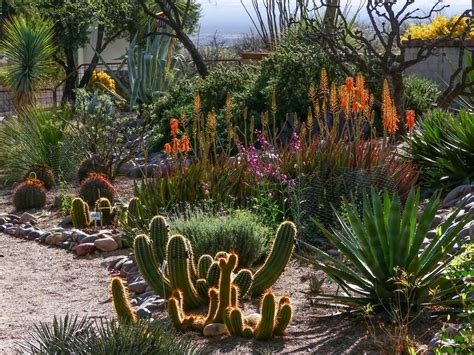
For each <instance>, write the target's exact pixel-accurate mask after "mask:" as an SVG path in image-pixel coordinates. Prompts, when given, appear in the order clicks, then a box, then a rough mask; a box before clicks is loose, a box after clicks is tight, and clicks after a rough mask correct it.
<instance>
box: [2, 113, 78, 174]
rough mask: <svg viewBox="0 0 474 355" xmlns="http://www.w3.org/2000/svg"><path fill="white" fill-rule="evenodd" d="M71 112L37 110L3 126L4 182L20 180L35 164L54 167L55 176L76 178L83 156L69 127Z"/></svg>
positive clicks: (22, 114) (8, 121)
mask: <svg viewBox="0 0 474 355" xmlns="http://www.w3.org/2000/svg"><path fill="white" fill-rule="evenodd" d="M69 119H70V112H69V111H68V110H67V109H66V110H47V109H35V110H28V111H23V112H21V113H20V114H19V115H18V117H13V118H11V119H8V120H6V122H3V123H2V124H1V125H0V166H2V171H1V173H2V174H3V176H2V178H3V180H4V181H5V180H6V181H17V180H19V179H21V178H22V177H23V175H24V174H25V171H27V170H28V169H29V167H30V166H33V165H35V164H45V165H48V166H49V167H51V169H52V170H53V173H54V175H55V177H57V178H58V179H62V180H68V181H70V180H72V179H73V178H74V175H75V172H76V169H77V165H78V163H79V161H80V160H81V159H82V157H83V152H81V150H80V146H79V142H78V140H77V139H76V138H75V137H74V136H73V135H72V134H71V133H70V131H69V130H68V129H67V128H66V122H67V121H68V120H69Z"/></svg>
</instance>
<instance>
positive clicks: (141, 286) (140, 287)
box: [128, 280, 148, 293]
mask: <svg viewBox="0 0 474 355" xmlns="http://www.w3.org/2000/svg"><path fill="white" fill-rule="evenodd" d="M147 286H148V285H147V283H146V282H145V281H144V280H142V281H136V282H134V283H131V284H128V289H129V290H130V291H133V292H135V293H144V292H145V290H146V287H147Z"/></svg>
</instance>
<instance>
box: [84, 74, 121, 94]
mask: <svg viewBox="0 0 474 355" xmlns="http://www.w3.org/2000/svg"><path fill="white" fill-rule="evenodd" d="M99 83H100V85H98V84H99ZM88 88H89V89H91V90H99V91H104V90H105V88H107V89H108V90H109V91H112V92H115V91H116V87H115V80H114V79H112V78H111V76H110V75H109V74H107V73H106V72H105V71H100V70H94V71H93V72H92V76H91V79H90V80H89V85H88Z"/></svg>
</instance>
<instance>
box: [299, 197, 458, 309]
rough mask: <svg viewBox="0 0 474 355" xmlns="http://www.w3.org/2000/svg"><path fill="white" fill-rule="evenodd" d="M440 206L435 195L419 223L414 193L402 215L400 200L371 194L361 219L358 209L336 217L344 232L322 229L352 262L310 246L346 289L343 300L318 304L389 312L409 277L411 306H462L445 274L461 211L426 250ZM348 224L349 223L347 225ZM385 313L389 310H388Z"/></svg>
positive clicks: (318, 263)
mask: <svg viewBox="0 0 474 355" xmlns="http://www.w3.org/2000/svg"><path fill="white" fill-rule="evenodd" d="M439 202H440V194H439V193H437V194H435V195H434V196H433V198H432V199H431V200H430V201H429V202H428V204H427V205H426V207H425V209H424V211H423V213H422V214H421V216H420V217H419V218H417V215H418V207H419V203H420V192H419V191H416V190H412V191H411V192H410V194H409V195H408V198H407V201H406V203H405V206H404V208H403V211H401V210H402V207H401V205H400V202H399V199H398V196H397V195H396V194H394V195H393V196H392V197H390V196H389V194H388V193H387V192H385V194H384V196H383V200H382V198H380V197H379V196H378V195H377V193H376V192H375V191H374V190H372V193H371V201H369V198H368V197H366V198H365V200H364V209H363V213H362V215H363V216H362V217H360V216H359V215H358V212H357V210H356V209H355V208H354V207H350V206H349V207H348V208H347V212H346V213H347V218H345V217H343V216H341V215H340V214H337V218H338V220H339V223H340V227H341V228H340V229H336V228H333V230H332V231H329V230H327V229H326V228H324V227H323V226H321V225H319V227H320V228H321V229H322V231H323V233H324V234H325V235H326V237H327V238H328V239H329V241H330V242H331V243H332V244H333V245H334V246H335V247H336V248H338V249H339V250H340V251H341V253H342V255H343V256H344V258H345V259H346V260H347V261H348V262H349V263H350V265H347V264H345V263H343V262H342V261H340V260H338V259H336V258H334V257H332V256H330V255H328V254H327V253H325V252H323V251H322V250H319V249H317V248H314V247H311V246H308V248H310V249H311V250H313V251H315V252H316V255H317V257H316V258H315V259H310V260H311V261H312V262H313V263H315V265H316V266H317V267H318V268H320V269H321V270H323V271H324V272H326V273H327V274H328V276H330V277H331V278H332V279H333V280H334V281H335V282H336V283H337V284H338V285H339V286H340V288H341V289H342V290H343V292H344V294H342V295H319V296H317V298H318V300H319V301H323V303H324V302H328V301H332V302H335V303H336V304H338V305H341V306H343V307H360V306H363V305H367V304H372V305H379V306H384V307H387V306H388V307H389V306H390V304H392V302H393V303H394V302H397V300H399V297H398V294H397V292H398V291H397V290H399V289H400V285H399V281H397V280H398V276H399V273H400V271H402V272H404V273H406V275H407V278H408V279H409V281H410V284H412V285H415V286H414V287H415V289H414V292H413V297H412V300H411V302H412V303H413V304H410V305H405V306H409V307H412V306H414V307H420V306H423V305H427V304H453V303H456V302H459V299H458V298H457V293H456V285H455V284H453V281H452V280H449V279H448V278H447V277H446V275H445V269H446V266H447V265H448V263H449V262H450V260H451V259H452V258H453V257H454V256H455V255H457V254H454V255H452V256H448V253H449V252H451V251H452V248H453V246H454V244H455V243H456V242H458V240H459V236H458V234H459V232H460V231H461V229H462V228H463V227H464V225H465V224H466V223H467V220H466V218H464V219H461V220H460V221H459V222H455V219H456V217H457V216H458V214H459V211H460V209H458V210H457V211H455V212H454V213H453V214H452V215H451V216H450V217H449V218H448V219H447V220H446V222H445V223H443V224H442V225H441V226H440V227H438V229H437V235H436V236H435V237H434V239H433V240H432V241H431V242H430V243H429V244H428V246H427V247H426V248H425V249H424V250H422V248H421V246H422V244H423V241H424V239H425V236H426V234H427V232H428V230H429V228H430V227H431V225H432V222H433V219H434V216H435V214H436V211H437V209H438V206H439ZM345 219H348V222H346V220H345ZM386 309H387V308H386Z"/></svg>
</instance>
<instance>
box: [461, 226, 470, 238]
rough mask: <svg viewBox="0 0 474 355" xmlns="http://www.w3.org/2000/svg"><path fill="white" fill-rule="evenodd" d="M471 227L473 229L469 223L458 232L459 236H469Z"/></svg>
mask: <svg viewBox="0 0 474 355" xmlns="http://www.w3.org/2000/svg"><path fill="white" fill-rule="evenodd" d="M470 229H471V227H470V226H469V225H467V226H466V227H464V228H463V230H462V231H460V232H459V234H458V236H459V238H465V237H467V236H469V232H470Z"/></svg>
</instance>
